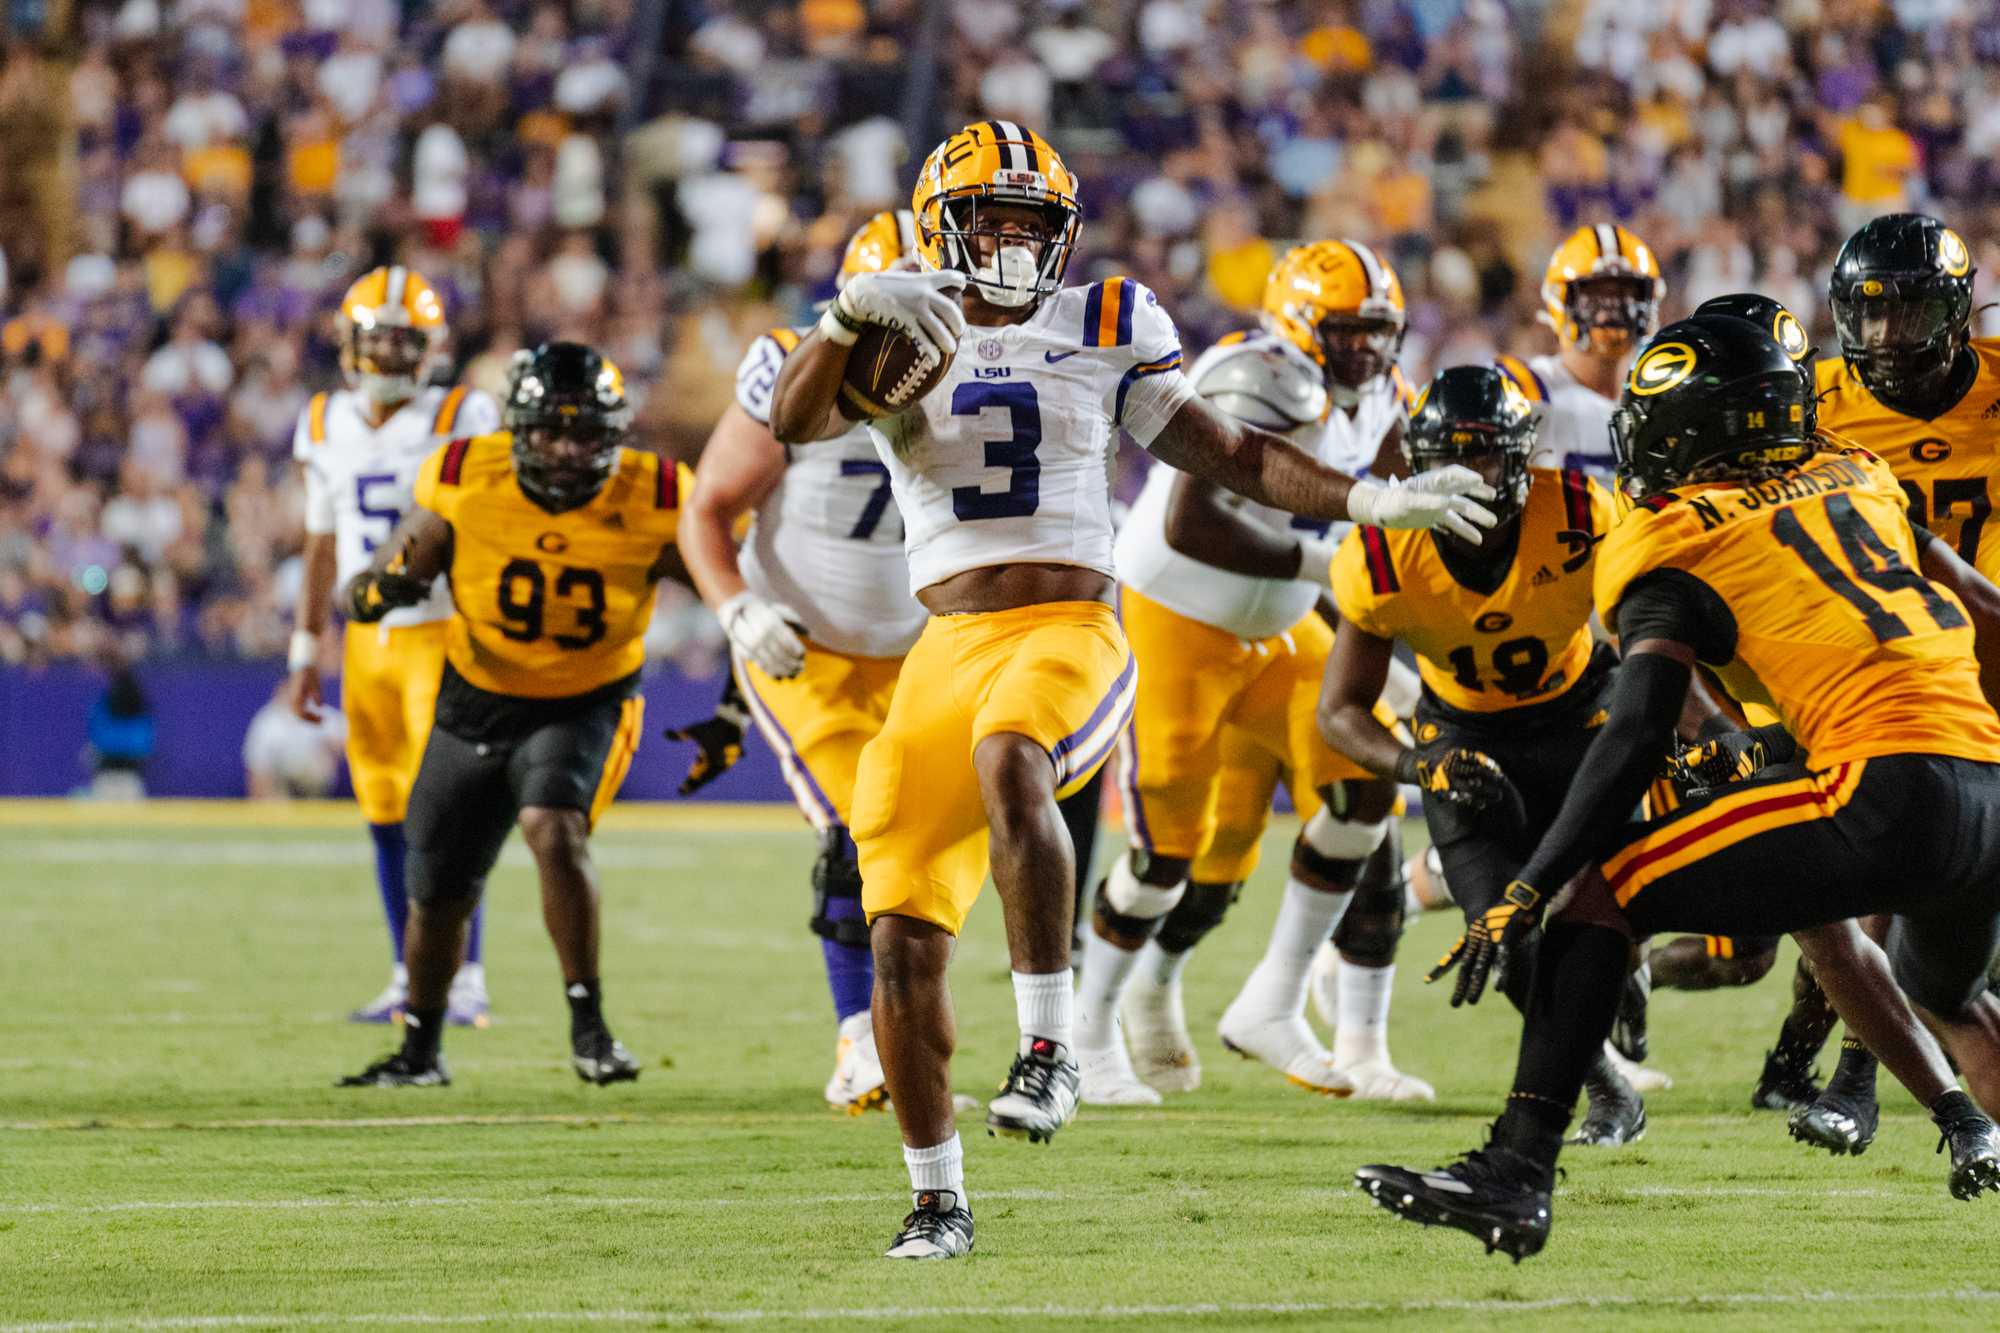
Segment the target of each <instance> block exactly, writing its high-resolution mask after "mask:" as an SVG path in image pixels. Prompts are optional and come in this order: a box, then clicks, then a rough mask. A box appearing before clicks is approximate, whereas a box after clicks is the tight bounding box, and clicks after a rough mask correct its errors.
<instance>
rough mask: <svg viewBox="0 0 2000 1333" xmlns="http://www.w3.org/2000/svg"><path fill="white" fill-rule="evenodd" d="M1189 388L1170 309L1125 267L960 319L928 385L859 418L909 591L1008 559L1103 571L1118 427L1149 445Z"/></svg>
mask: <svg viewBox="0 0 2000 1333" xmlns="http://www.w3.org/2000/svg"><path fill="white" fill-rule="evenodd" d="M1193 396H1194V388H1193V386H1192V385H1190V384H1189V383H1188V380H1187V377H1186V376H1185V375H1183V374H1182V373H1181V344H1180V335H1179V334H1178V333H1177V332H1176V331H1175V329H1174V322H1173V320H1172V319H1170V318H1169V317H1168V316H1167V313H1166V311H1164V310H1162V309H1160V303H1159V301H1158V299H1157V298H1155V297H1154V295H1153V293H1152V292H1150V291H1148V290H1147V289H1146V288H1145V287H1144V286H1142V285H1141V284H1139V283H1137V282H1134V281H1132V280H1131V279H1130V278H1112V279H1109V280H1107V281H1105V282H1100V283H1094V284H1092V285H1091V286H1088V287H1065V288H1063V289H1062V290H1061V291H1059V292H1057V293H1056V294H1055V295H1053V296H1051V297H1049V298H1048V299H1046V300H1045V301H1043V302H1042V304H1041V306H1040V308H1039V309H1037V310H1036V311H1035V313H1034V315H1033V316H1032V317H1031V318H1030V319H1028V320H1027V321H1026V322H1025V323H1021V324H1009V325H1003V326H1001V327H998V328H984V327H978V326H972V327H968V328H967V329H966V331H965V334H964V336H963V337H961V338H960V339H959V344H958V355H957V356H956V357H955V358H954V359H953V361H952V364H951V367H950V369H949V370H948V371H947V372H946V373H945V376H944V378H943V380H941V381H940V382H939V383H938V385H937V387H936V388H934V389H932V390H931V391H930V392H929V393H928V394H926V395H924V398H923V400H922V401H921V402H919V403H917V404H916V405H915V406H913V407H911V408H910V409H909V410H908V411H906V412H903V413H901V414H900V415H897V416H893V417H888V418H885V419H883V420H881V421H876V422H872V423H870V429H871V430H872V431H873V433H874V436H875V443H876V446H877V450H878V452H879V453H880V455H881V458H882V461H883V462H884V463H886V464H887V465H888V467H889V476H890V478H891V479H892V481H893V482H894V484H895V490H896V504H897V506H898V507H899V508H900V509H901V510H902V511H903V521H904V523H905V524H906V525H907V526H908V529H909V537H908V540H907V542H906V543H905V549H906V550H907V551H908V553H909V561H910V590H911V591H912V592H915V591H917V590H919V589H922V588H927V587H929V586H930V585H931V584H933V583H937V582H939V581H941V580H943V579H948V578H950V577H951V576H952V575H954V574H959V573H963V572H964V571H965V570H968V569H977V568H979V567H981V566H985V565H1009V564H1019V563H1022V562H1035V563H1045V564H1058V565H1081V566H1083V567H1085V568H1087V569H1094V570H1097V571H1099V572H1100V573H1103V574H1105V575H1107V576H1108V575H1110V574H1111V573H1112V562H1111V503H1110V478H1109V475H1108V470H1107V469H1108V465H1109V462H1110V457H1111V451H1112V449H1113V447H1114V446H1115V444H1116V441H1117V433H1118V430H1119V428H1120V427H1123V429H1124V430H1125V431H1126V432H1127V433H1128V434H1130V435H1131V436H1132V438H1133V439H1135V440H1137V441H1138V442H1139V443H1140V444H1141V445H1150V444H1151V443H1152V442H1153V439H1154V437H1155V436H1157V435H1158V434H1159V433H1160V429H1161V428H1162V427H1163V426H1165V425H1166V423H1167V421H1168V420H1169V419H1170V418H1171V417H1172V416H1173V414H1174V413H1175V412H1176V411H1177V410H1179V408H1180V407H1181V405H1182V404H1183V403H1185V402H1187V401H1188V399H1190V398H1192V397H1193Z"/></svg>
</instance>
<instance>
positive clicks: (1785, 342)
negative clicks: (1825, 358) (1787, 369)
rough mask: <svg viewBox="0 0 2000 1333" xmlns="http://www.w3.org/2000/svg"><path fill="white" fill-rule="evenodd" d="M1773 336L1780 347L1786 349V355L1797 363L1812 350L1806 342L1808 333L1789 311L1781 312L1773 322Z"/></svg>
mask: <svg viewBox="0 0 2000 1333" xmlns="http://www.w3.org/2000/svg"><path fill="white" fill-rule="evenodd" d="M1771 336H1772V337H1773V338H1776V339H1777V340H1778V346H1780V347H1782V348H1784V349H1785V355H1786V356H1789V357H1790V358H1792V360H1794V361H1796V360H1798V359H1799V358H1800V357H1802V356H1804V355H1805V354H1806V353H1807V352H1809V351H1811V350H1812V346H1811V344H1810V343H1808V342H1807V341H1806V331H1805V330H1804V329H1802V328H1800V327H1799V321H1798V319H1797V317H1796V316H1794V315H1793V314H1792V312H1791V311H1789V310H1780V311H1779V312H1778V316H1777V318H1776V319H1774V320H1772V321H1771Z"/></svg>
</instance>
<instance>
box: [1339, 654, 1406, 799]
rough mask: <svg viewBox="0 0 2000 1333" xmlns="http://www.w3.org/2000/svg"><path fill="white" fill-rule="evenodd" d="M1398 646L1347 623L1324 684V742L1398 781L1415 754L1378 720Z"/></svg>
mask: <svg viewBox="0 0 2000 1333" xmlns="http://www.w3.org/2000/svg"><path fill="white" fill-rule="evenodd" d="M1394 650H1395V645H1394V644H1392V643H1390V642H1389V640H1387V639H1384V638H1382V637H1380V636H1379V635H1374V634H1370V633H1369V632H1368V631H1367V630H1365V629H1360V628H1358V627H1356V626H1355V625H1353V624H1352V623H1350V622H1348V621H1344V620H1343V621H1342V622H1341V623H1340V627H1339V628H1338V629H1336V630H1335V631H1334V635H1333V651H1332V652H1331V653H1329V654H1327V659H1326V674H1325V675H1323V676H1322V677H1321V678H1320V683H1319V735H1320V739H1321V740H1323V741H1325V742H1326V743H1327V744H1328V745H1331V746H1332V747H1333V748H1334V749H1336V750H1338V751H1340V752H1341V753H1342V754H1344V755H1346V756H1347V757H1348V758H1349V759H1352V760H1353V761H1354V762H1355V763H1357V764H1359V765H1361V766H1362V767H1363V768H1365V769H1367V770H1368V771H1369V772H1371V773H1373V774H1375V775H1376V776H1378V777H1384V778H1393V777H1395V776H1396V775H1397V772H1398V771H1399V770H1400V769H1401V768H1402V767H1404V766H1405V764H1406V762H1407V761H1405V759H1404V758H1403V756H1404V755H1406V754H1409V753H1410V751H1409V749H1408V747H1407V746H1405V745H1404V744H1403V743H1402V742H1401V741H1399V740H1397V739H1396V737H1395V735H1394V734H1393V733H1392V732H1391V731H1390V730H1389V729H1388V728H1387V727H1385V726H1383V725H1382V724H1381V723H1380V722H1378V721H1376V719H1375V701H1376V700H1377V699H1379V698H1381V697H1382V687H1383V685H1384V684H1385V683H1386V682H1387V681H1388V679H1389V663H1390V662H1392V661H1393V660H1394V658H1395V651H1394Z"/></svg>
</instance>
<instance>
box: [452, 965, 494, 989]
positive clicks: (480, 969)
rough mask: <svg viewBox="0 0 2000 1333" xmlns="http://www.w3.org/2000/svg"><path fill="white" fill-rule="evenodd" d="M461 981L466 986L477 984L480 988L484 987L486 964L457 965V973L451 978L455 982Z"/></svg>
mask: <svg viewBox="0 0 2000 1333" xmlns="http://www.w3.org/2000/svg"><path fill="white" fill-rule="evenodd" d="M461 981H462V982H464V983H465V984H466V985H468V986H477V987H479V988H480V989H481V990H484V989H486V964H484V963H460V964H459V966H458V975H457V976H455V977H453V978H452V982H453V984H456V983H458V982H461Z"/></svg>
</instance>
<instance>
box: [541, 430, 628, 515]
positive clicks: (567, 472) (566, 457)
mask: <svg viewBox="0 0 2000 1333" xmlns="http://www.w3.org/2000/svg"><path fill="white" fill-rule="evenodd" d="M622 436H623V432H622V431H620V430H619V429H617V428H616V427H615V426H610V425H606V424H603V423H601V422H591V421H587V420H585V419H582V418H577V419H574V420H571V421H568V422H561V423H558V422H538V423H535V424H531V425H526V426H521V427H517V428H516V429H515V430H514V473H515V476H516V477H517V478H519V481H520V485H521V489H522V490H523V491H525V492H526V493H527V495H528V498H529V499H531V500H533V501H534V502H535V503H536V504H538V505H540V506H541V507H542V508H544V509H546V510H548V511H549V512H551V513H556V514H560V513H562V512H564V511H565V510H569V509H575V508H578V507H579V506H581V505H586V504H588V503H590V501H591V500H592V499H593V498H594V497H595V496H596V495H597V493H598V492H599V491H601V490H603V489H604V485H605V483H606V482H608V481H609V480H611V473H612V471H613V470H614V469H615V468H616V467H617V465H618V443H619V440H620V439H621V438H622Z"/></svg>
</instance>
